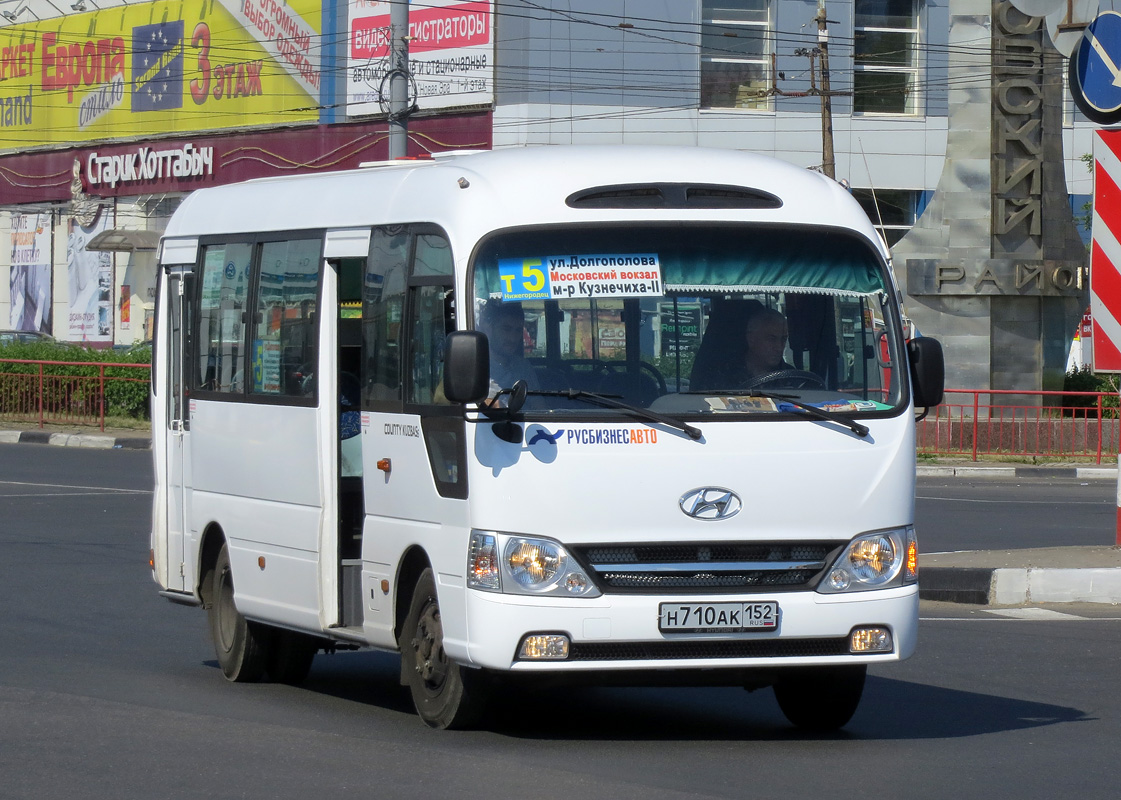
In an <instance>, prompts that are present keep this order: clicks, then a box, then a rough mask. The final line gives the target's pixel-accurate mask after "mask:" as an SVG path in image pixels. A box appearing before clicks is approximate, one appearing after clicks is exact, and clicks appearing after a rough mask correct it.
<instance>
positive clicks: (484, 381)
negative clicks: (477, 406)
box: [444, 331, 490, 403]
mask: <svg viewBox="0 0 1121 800" xmlns="http://www.w3.org/2000/svg"><path fill="white" fill-rule="evenodd" d="M489 391H490V346H489V344H488V343H487V337H486V334H484V333H480V332H479V331H452V332H451V333H449V334H448V339H447V342H446V344H445V346H444V397H446V398H447V399H448V400H450V401H451V402H453V403H481V402H482V401H483V400H485V399H486V397H487V394H488V393H489Z"/></svg>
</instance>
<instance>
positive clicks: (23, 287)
mask: <svg viewBox="0 0 1121 800" xmlns="http://www.w3.org/2000/svg"><path fill="white" fill-rule="evenodd" d="M8 285H9V287H10V288H11V298H12V305H11V309H10V311H9V320H8V325H9V327H11V328H12V329H13V330H17V331H39V332H41V333H51V322H52V319H51V217H50V214H14V215H13V216H12V271H11V274H10V276H9V283H8Z"/></svg>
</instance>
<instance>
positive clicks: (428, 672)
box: [413, 597, 448, 696]
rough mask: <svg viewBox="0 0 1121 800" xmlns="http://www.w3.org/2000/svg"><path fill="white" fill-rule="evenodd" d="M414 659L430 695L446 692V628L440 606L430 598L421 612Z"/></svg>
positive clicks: (414, 646)
mask: <svg viewBox="0 0 1121 800" xmlns="http://www.w3.org/2000/svg"><path fill="white" fill-rule="evenodd" d="M413 659H414V662H415V665H416V671H417V674H418V675H419V676H420V680H421V683H422V684H423V686H424V688H425V690H426V691H427V692H428V693H429V694H430V695H433V696H435V695H438V694H440V692H442V691H443V690H444V685H445V684H446V683H447V680H448V658H447V655H445V653H444V628H443V625H442V624H441V623H440V606H439V605H438V604H437V603H436V600H435V598H432V597H429V598H428V600H427V601H426V602H425V604H424V607H423V608H421V610H420V617H419V618H418V619H417V623H416V636H415V637H414V638H413Z"/></svg>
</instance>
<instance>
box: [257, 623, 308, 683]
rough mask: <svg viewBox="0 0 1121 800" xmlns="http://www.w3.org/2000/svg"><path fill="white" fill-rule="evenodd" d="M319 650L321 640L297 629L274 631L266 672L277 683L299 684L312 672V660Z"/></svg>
mask: <svg viewBox="0 0 1121 800" xmlns="http://www.w3.org/2000/svg"><path fill="white" fill-rule="evenodd" d="M317 652H319V640H317V639H315V638H313V637H311V636H306V635H304V634H302V633H296V632H295V631H283V630H276V631H273V635H272V642H271V643H270V645H269V648H268V653H267V659H266V664H265V672H267V673H268V676H269V679H270V680H272V681H273V682H275V683H286V684H288V685H289V686H299V685H300V684H301V683H303V682H304V680H306V679H307V676H308V673H309V672H311V662H312V661H313V660H314V659H315V654H316V653H317Z"/></svg>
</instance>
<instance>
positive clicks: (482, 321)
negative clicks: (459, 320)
mask: <svg viewBox="0 0 1121 800" xmlns="http://www.w3.org/2000/svg"><path fill="white" fill-rule="evenodd" d="M479 329H480V330H481V331H482V332H483V333H485V334H486V335H487V339H488V341H489V345H490V397H491V398H493V397H494V396H495V395H496V394H498V392H499V391H500V390H502V389H509V388H510V387H512V386H513V385H514V383H515V382H516V381H519V380H523V381H525V382H526V384H527V386H528V388H529V389H540V388H541V386H540V383H541V381H540V378H539V376H538V375H537V370H536V369H534V367H533V364H531V363H530V362H529V360H528V359H527V358H526V357H525V337H526V331H525V310H524V309H523V308H522V304H521V303H503V302H502V301H500V300H489V301H487V304H486V305H485V306H483V310H482V312H481V314H480V316H479Z"/></svg>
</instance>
